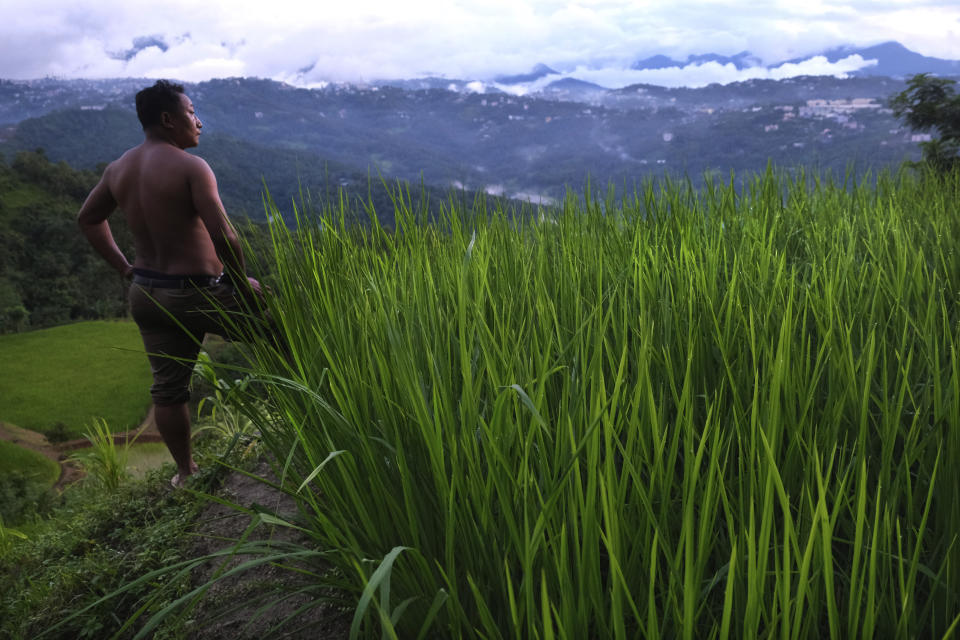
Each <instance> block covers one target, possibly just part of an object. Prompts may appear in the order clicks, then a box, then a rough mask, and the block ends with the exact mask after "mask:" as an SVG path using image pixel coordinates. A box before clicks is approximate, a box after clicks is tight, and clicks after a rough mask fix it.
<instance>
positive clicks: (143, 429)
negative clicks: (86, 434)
mask: <svg viewBox="0 0 960 640" xmlns="http://www.w3.org/2000/svg"><path fill="white" fill-rule="evenodd" d="M0 440H6V441H7V442H12V443H13V444H15V445H18V446H21V447H23V448H24V449H29V450H30V451H35V452H36V453H39V454H40V455H42V456H43V457H45V458H47V459H49V460H53V461H54V462H56V463H57V464H58V465H60V477H59V478H57V481H56V483H54V485H53V488H54V489H56V490H57V491H63V489H64V487H67V486H69V485H71V484H73V483H74V482H76V481H78V480H80V479H81V478H83V476H84V472H83V469H81V468H80V465H78V464H77V463H75V462H72V461H70V460H69V459H68V457H69V455H70V454H71V453H72V452H74V451H76V450H78V449H84V448H86V447H89V446H90V441H89V440H87V439H86V438H78V439H76V440H67V441H66V442H60V443H57V444H52V443H50V442H49V441H48V440H47V438H46V437H45V436H44V435H43V434H42V433H38V432H36V431H31V430H29V429H23V428H21V427H18V426H16V425H12V424H9V423H6V422H0ZM113 441H114V442H115V443H116V444H126V443H127V442H128V441H131V442H132V441H136V442H138V443H145V442H163V439H162V438H161V437H160V432H159V431H157V424H156V422H155V421H154V419H153V408H152V407H151V408H150V412H149V413H148V414H147V417H146V418H144V420H143V422H141V423H140V426H139V427H137V428H136V429H132V430H130V431H124V432H123V433H115V434H113Z"/></svg>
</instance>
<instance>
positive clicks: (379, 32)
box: [0, 0, 960, 86]
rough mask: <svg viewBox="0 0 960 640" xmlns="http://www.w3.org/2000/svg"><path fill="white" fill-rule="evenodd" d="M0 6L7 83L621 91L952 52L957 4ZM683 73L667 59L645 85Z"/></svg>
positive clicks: (433, 1)
mask: <svg viewBox="0 0 960 640" xmlns="http://www.w3.org/2000/svg"><path fill="white" fill-rule="evenodd" d="M3 5H4V7H3V16H4V19H3V20H2V21H0V77H3V78H34V77H40V76H44V75H57V76H66V77H109V76H145V77H162V76H163V77H175V78H178V79H181V80H191V81H193V80H202V79H206V78H208V77H223V76H230V75H255V76H260V77H272V78H282V79H288V80H289V79H294V78H299V79H300V81H302V82H304V83H323V82H327V81H331V80H332V81H344V80H372V79H378V78H390V77H413V76H422V75H426V74H434V75H445V76H447V77H451V78H463V79H475V78H490V77H492V76H494V75H497V74H508V73H519V72H525V71H527V70H529V69H530V68H531V67H532V66H533V65H534V64H536V63H538V62H544V63H546V64H548V65H550V66H552V67H554V68H557V69H561V70H566V71H569V70H571V69H574V68H577V67H578V66H580V67H583V68H584V69H586V67H590V68H591V69H593V70H592V71H590V73H591V74H592V75H590V76H589V77H583V76H580V77H583V79H585V80H591V81H594V82H598V83H599V84H603V85H606V86H609V85H613V86H618V84H619V83H620V82H621V81H622V80H617V79H616V78H618V77H621V78H630V79H631V80H632V79H633V77H634V76H632V75H630V74H629V73H628V71H627V70H628V67H629V66H630V64H631V63H632V62H633V61H635V60H638V59H641V58H644V57H647V56H650V55H653V54H657V53H663V54H667V55H670V56H672V57H674V58H677V59H685V58H686V56H687V55H689V54H697V53H708V52H709V53H719V54H724V55H731V54H734V53H738V52H739V51H742V50H750V51H752V52H753V53H754V54H756V55H758V56H759V57H760V58H762V59H763V60H764V62H766V63H774V62H778V61H781V60H785V59H789V58H792V57H800V56H803V55H809V54H812V53H815V52H818V51H822V50H824V49H826V48H829V47H832V46H838V45H842V44H853V45H868V44H875V43H878V42H881V41H884V40H898V41H900V42H902V43H903V44H904V45H906V46H907V47H909V48H911V49H913V50H915V51H918V52H920V53H924V54H926V55H936V56H939V57H945V58H953V59H960V37H958V34H960V3H958V2H956V1H955V0H939V1H938V0H885V1H877V0H810V1H807V2H797V1H796V0H773V1H772V2H770V3H757V2H753V1H749V2H748V1H747V0H674V1H673V2H671V3H664V2H659V1H656V0H417V1H415V2H396V0H351V1H350V2H323V3H319V2H316V1H315V0H272V1H271V2H268V3H264V2H259V1H258V2H254V1H252V0H244V1H237V0H207V1H205V2H203V3H196V2H195V0H165V2H163V3H153V4H149V5H148V4H144V3H140V2H129V0H100V1H98V2H92V1H90V0H86V1H84V0H81V2H79V3H77V2H75V1H70V0H3ZM143 36H158V37H160V38H162V39H163V41H164V42H165V43H167V44H168V45H169V48H168V49H167V50H166V51H161V49H160V48H157V47H147V48H145V49H143V50H141V51H140V52H139V53H138V54H137V55H136V56H134V57H133V58H132V59H131V60H129V61H124V60H116V59H115V54H116V53H117V52H125V51H128V50H130V49H131V48H132V47H133V43H134V40H135V39H136V38H138V37H143ZM810 64H811V65H814V66H815V65H816V64H821V63H810ZM599 66H604V67H609V69H610V70H607V71H600V70H597V69H596V68H597V67H599ZM821 66H822V64H821ZM308 67H312V68H311V70H310V71H309V72H308V73H306V74H303V75H302V76H298V70H300V69H304V68H308ZM811 68H814V67H811ZM682 74H683V76H682V77H687V78H691V79H692V80H691V81H696V82H700V83H707V82H709V81H722V82H727V81H729V78H737V79H740V78H742V77H743V72H737V71H736V70H730V69H726V68H724V67H722V66H721V65H713V66H710V65H701V66H700V67H695V68H686V69H684V70H683V72H682ZM711 74H713V75H712V76H711ZM680 77H681V75H680V72H677V71H669V70H664V71H662V72H661V73H659V74H652V75H651V74H649V73H648V74H647V75H646V76H644V78H646V79H644V80H641V81H644V82H648V81H657V79H661V80H660V81H662V82H667V81H674V80H671V78H680ZM601 80H602V81H601Z"/></svg>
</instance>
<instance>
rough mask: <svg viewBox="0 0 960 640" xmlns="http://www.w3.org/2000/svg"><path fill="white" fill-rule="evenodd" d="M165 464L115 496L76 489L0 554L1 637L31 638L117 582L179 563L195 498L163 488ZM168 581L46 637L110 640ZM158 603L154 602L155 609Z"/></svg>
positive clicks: (197, 501) (94, 611)
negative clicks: (47, 515)
mask: <svg viewBox="0 0 960 640" xmlns="http://www.w3.org/2000/svg"><path fill="white" fill-rule="evenodd" d="M169 475H170V468H169V466H168V467H166V468H165V469H163V470H162V471H159V472H152V473H150V474H148V478H147V481H146V482H139V483H128V484H124V485H122V486H121V487H120V488H119V489H118V490H117V491H104V490H103V489H100V488H97V489H95V488H93V487H76V488H73V489H71V490H69V491H68V492H66V493H65V494H64V496H63V498H62V499H61V502H62V504H59V505H58V507H57V509H56V511H55V512H53V515H52V517H50V519H47V520H41V521H38V522H36V523H34V524H32V525H31V526H30V527H29V528H27V527H20V530H21V532H22V533H23V534H25V535H26V538H27V539H20V538H17V539H11V541H10V542H11V543H10V544H9V546H8V549H7V552H6V554H3V555H0V637H3V638H11V639H12V640H27V639H30V640H33V639H34V638H38V637H40V635H41V633H43V632H45V631H49V630H50V628H51V627H53V626H54V625H55V624H57V623H58V622H61V621H63V620H64V619H66V618H67V617H68V616H70V615H71V614H74V613H76V612H77V611H78V610H80V609H82V608H83V607H85V606H86V605H88V604H90V603H92V602H94V601H96V600H97V599H99V597H100V596H101V595H102V594H103V593H105V592H108V591H110V590H113V589H114V588H116V587H117V586H119V585H122V584H125V583H127V582H130V581H132V580H134V579H135V578H136V577H138V576H140V575H143V574H145V573H147V572H149V571H152V570H155V569H157V568H160V567H164V566H168V565H170V564H173V563H175V562H177V561H179V560H181V559H182V558H183V557H184V555H185V552H186V549H187V547H188V545H189V541H190V538H189V536H187V535H186V534H187V532H188V531H189V528H190V527H191V525H192V521H193V519H194V518H195V517H196V514H197V513H198V511H199V510H200V508H201V507H202V504H203V503H202V500H200V499H199V498H197V497H196V496H193V495H191V494H188V493H185V492H172V493H171V492H170V491H169V484H168V480H169ZM161 586H171V587H173V589H174V591H173V592H174V593H175V592H176V588H178V585H171V580H170V579H169V578H168V577H159V578H158V579H157V580H156V581H154V582H153V583H151V584H146V585H143V586H142V587H141V588H139V589H135V590H130V591H128V592H126V593H125V594H124V595H123V596H122V597H119V598H116V599H114V600H112V601H111V602H109V603H105V604H102V605H100V606H97V607H94V608H92V609H90V610H88V611H86V612H85V613H83V614H82V615H79V616H76V617H75V618H73V619H72V620H71V621H70V622H68V623H66V624H64V625H63V626H62V627H61V628H59V629H58V630H56V631H54V632H52V633H48V634H47V635H46V636H44V637H47V638H53V639H64V640H65V639H67V638H70V639H71V640H73V639H74V638H90V639H91V640H92V639H99V638H107V637H110V636H111V635H112V634H113V633H114V632H115V631H117V630H118V629H119V628H120V626H122V620H124V619H126V618H128V617H130V616H132V614H133V612H134V611H136V609H137V608H138V607H139V606H141V604H142V599H143V598H145V597H147V596H148V595H149V594H150V592H151V591H152V590H154V589H155V588H158V587H161ZM162 604H163V602H155V603H154V606H161V605H162Z"/></svg>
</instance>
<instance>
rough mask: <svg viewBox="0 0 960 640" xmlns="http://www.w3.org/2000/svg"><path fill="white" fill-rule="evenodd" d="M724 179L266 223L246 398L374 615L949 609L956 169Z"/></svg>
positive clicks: (375, 619)
mask: <svg viewBox="0 0 960 640" xmlns="http://www.w3.org/2000/svg"><path fill="white" fill-rule="evenodd" d="M732 182H733V181H732V180H731V184H728V185H724V184H718V183H716V182H711V181H708V182H707V186H706V187H705V188H704V189H703V190H701V191H699V192H698V191H694V190H693V189H692V188H690V185H689V184H688V183H680V184H678V183H671V182H665V183H661V184H658V185H652V184H650V185H647V186H646V187H645V188H644V189H643V190H640V191H637V192H636V193H635V194H634V195H633V196H632V197H631V198H628V199H625V200H617V199H615V198H613V197H610V198H607V199H601V200H595V199H593V198H590V197H588V198H587V199H586V200H584V201H580V200H578V199H576V198H574V197H570V198H568V200H567V201H565V202H564V204H563V206H562V207H560V208H558V209H556V210H553V209H542V210H538V211H535V212H534V211H531V212H528V213H531V214H533V213H536V214H539V215H527V216H524V217H522V218H521V219H515V218H514V219H511V218H509V217H507V216H505V215H504V214H503V212H502V211H498V210H491V209H488V208H486V207H485V203H484V202H483V201H482V200H479V201H478V202H477V203H476V205H475V207H474V208H473V209H472V210H467V211H463V210H453V211H450V212H449V215H448V216H447V217H446V218H444V220H443V221H442V222H440V223H438V224H437V225H420V224H417V223H416V222H415V218H416V216H415V215H414V214H413V212H411V211H410V210H409V209H407V210H406V211H407V214H408V215H406V216H401V219H400V225H399V229H398V231H397V233H390V232H387V231H385V230H384V229H382V228H379V227H377V226H372V227H371V228H369V229H362V230H356V232H348V230H347V227H346V226H345V224H344V222H343V219H344V216H343V215H342V213H343V212H342V211H338V210H332V211H329V210H328V211H326V212H324V215H323V216H322V217H320V218H319V219H312V220H301V224H300V226H299V227H298V228H297V229H295V230H289V229H287V228H285V227H283V226H281V225H279V224H274V225H273V226H272V231H273V234H274V242H275V251H274V258H275V260H276V262H277V271H276V279H275V281H274V283H273V292H274V293H273V296H271V297H270V298H269V300H270V304H271V307H272V309H271V310H272V312H273V314H274V316H275V317H276V318H277V319H278V320H279V321H280V323H281V330H282V331H283V334H284V336H285V338H286V339H287V341H288V342H289V344H290V347H291V353H290V354H289V356H287V355H286V354H279V353H277V352H276V350H275V348H274V347H273V345H272V344H270V343H268V342H266V341H264V342H263V343H262V344H256V345H254V346H253V348H252V351H251V353H252V359H253V361H254V362H255V363H256V364H255V369H256V370H257V371H259V372H260V376H259V377H260V381H261V382H262V383H263V384H264V385H265V389H266V390H267V393H268V405H269V406H270V408H271V416H270V417H269V418H268V419H264V417H263V416H260V415H258V414H257V413H256V412H250V414H249V415H250V417H251V419H253V420H254V421H256V422H257V423H258V427H259V429H260V432H261V437H262V439H263V442H264V443H265V444H266V445H267V446H268V447H269V448H270V449H271V451H272V452H273V454H274V456H275V458H276V459H277V460H278V461H280V462H279V464H280V465H281V469H280V470H279V471H278V475H279V476H280V477H282V478H285V479H286V481H285V485H286V486H288V489H289V491H290V493H291V495H293V496H295V497H296V498H297V499H298V500H299V501H300V505H301V508H302V509H303V511H304V513H305V514H306V517H307V524H306V525H305V526H306V528H307V529H308V531H309V532H310V535H311V537H312V538H313V539H314V540H315V542H316V545H317V547H318V548H320V549H329V550H331V552H330V553H328V554H327V555H325V556H324V558H323V562H324V563H330V564H332V566H333V567H334V571H333V572H332V574H331V575H332V576H335V577H331V578H325V580H328V581H329V582H328V584H330V585H333V584H337V585H338V586H339V587H341V588H346V589H348V590H350V591H351V592H352V593H353V594H354V597H355V598H356V600H357V602H358V607H357V609H356V611H357V613H356V617H355V624H354V631H355V633H356V634H357V635H359V636H361V637H374V636H376V635H379V634H381V633H382V634H383V635H384V637H418V635H420V636H422V635H423V634H424V633H425V634H426V635H429V636H437V637H457V638H481V637H482V638H507V637H529V638H536V637H541V638H543V637H566V638H588V637H603V638H632V637H650V638H660V637H663V638H667V637H669V638H674V637H678V638H679V637H682V638H700V637H721V638H726V637H750V638H755V637H790V638H821V637H831V638H855V637H864V638H871V637H876V636H877V635H878V634H890V635H894V636H898V637H934V638H943V637H946V636H948V635H949V634H950V633H951V630H952V629H954V628H955V627H956V625H957V623H958V622H957V621H958V620H960V564H958V562H957V548H958V543H960V540H958V537H957V535H958V534H957V532H958V531H960V481H958V476H957V474H956V473H955V472H954V470H953V469H952V467H951V465H952V464H953V462H954V461H955V460H957V459H958V458H960V437H958V434H960V343H958V342H957V335H958V321H960V308H958V306H957V304H958V298H957V295H956V292H957V291H958V290H960V254H958V253H957V252H956V251H955V247H954V242H955V239H956V238H957V237H958V235H960V220H958V219H957V216H956V213H955V207H954V206H953V205H952V203H954V202H956V201H957V200H958V198H960V174H957V173H956V172H955V173H953V174H949V175H948V176H946V178H944V177H939V178H938V177H936V176H933V175H928V174H926V173H924V174H918V175H913V174H911V173H909V172H904V173H902V174H898V175H897V176H890V175H887V174H884V175H881V176H879V177H877V178H876V179H875V181H873V182H870V183H863V182H861V183H855V182H854V181H853V180H852V179H851V180H849V181H848V182H847V183H846V184H842V185H841V184H835V183H833V182H832V181H830V180H821V178H820V177H819V176H815V175H811V176H808V175H804V174H803V173H801V174H800V175H798V176H797V177H796V178H795V179H787V178H785V177H783V176H780V175H778V174H776V173H775V172H774V171H772V170H770V171H768V172H767V173H766V174H764V175H761V176H757V177H755V178H753V179H751V180H749V181H748V182H747V184H746V187H745V189H744V190H743V191H738V190H737V189H736V188H735V187H734V185H733V184H732ZM588 193H589V190H588ZM258 400H259V398H258V397H251V398H249V399H248V401H247V403H246V404H248V405H251V406H252V405H253V404H254V403H255V402H256V401H258ZM241 406H243V403H242V404H241ZM317 562H318V564H317V565H316V569H315V571H316V573H317V574H318V575H322V571H320V570H319V566H320V565H319V559H317ZM324 566H326V564H324ZM425 625H426V627H427V628H426V629H424V626H425Z"/></svg>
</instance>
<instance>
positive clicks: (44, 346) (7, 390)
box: [0, 320, 151, 437]
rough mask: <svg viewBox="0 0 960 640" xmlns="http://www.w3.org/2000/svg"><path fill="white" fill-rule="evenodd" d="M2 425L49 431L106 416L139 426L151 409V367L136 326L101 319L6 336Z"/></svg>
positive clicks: (77, 428) (0, 377)
mask: <svg viewBox="0 0 960 640" xmlns="http://www.w3.org/2000/svg"><path fill="white" fill-rule="evenodd" d="M0 361H2V362H3V366H2V367H0V397H2V398H3V404H2V406H0V419H2V420H4V421H6V422H12V423H14V424H16V425H17V426H20V427H23V428H26V429H33V430H34V431H41V432H43V431H46V430H48V429H51V428H56V427H57V425H59V424H63V425H66V431H68V432H69V434H70V435H71V436H72V437H80V436H81V433H82V427H83V425H85V424H87V423H88V422H90V420H91V419H93V418H94V417H102V418H103V419H104V420H106V421H107V423H108V424H110V425H111V427H113V428H114V429H118V430H120V431H126V430H128V429H132V428H134V427H136V426H137V425H138V424H139V423H140V421H141V420H142V419H143V417H144V416H145V415H146V412H147V407H148V406H149V403H150V396H149V394H148V389H149V388H150V383H151V375H150V366H149V364H148V362H147V358H146V356H144V354H143V343H142V341H141V340H140V333H139V332H138V331H137V327H136V325H135V324H134V323H132V322H124V321H108V320H94V321H89V322H78V323H75V324H70V325H64V326H60V327H53V328H50V329H40V330H37V331H30V332H25V333H19V334H12V335H5V336H0Z"/></svg>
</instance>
